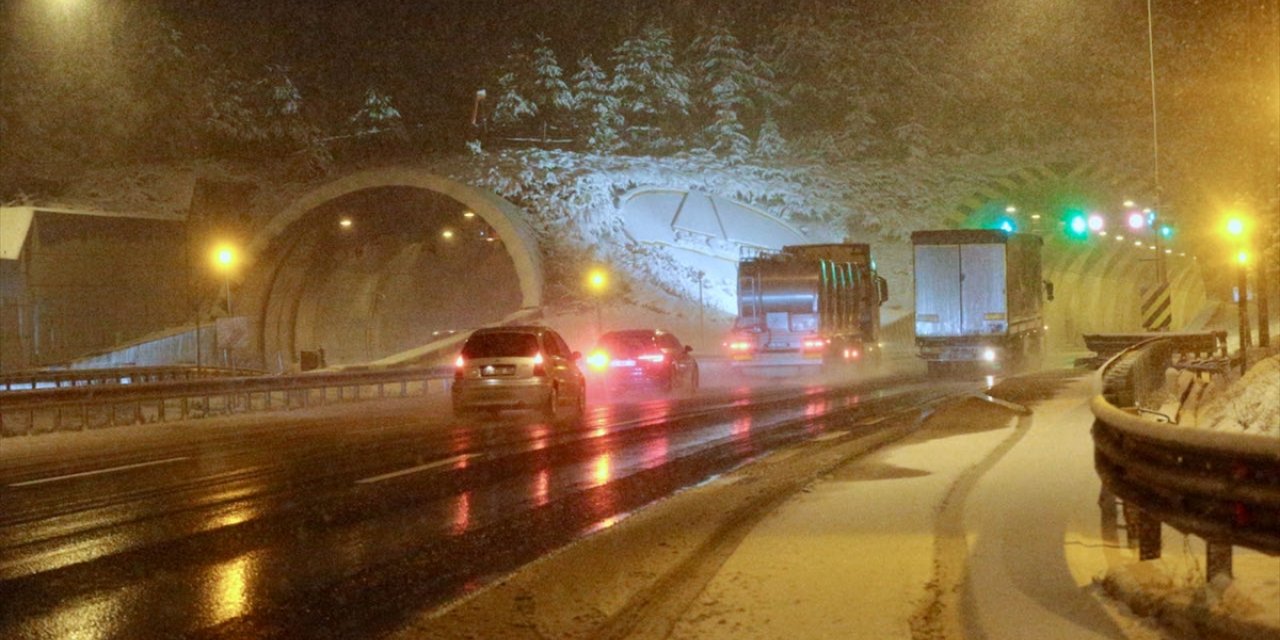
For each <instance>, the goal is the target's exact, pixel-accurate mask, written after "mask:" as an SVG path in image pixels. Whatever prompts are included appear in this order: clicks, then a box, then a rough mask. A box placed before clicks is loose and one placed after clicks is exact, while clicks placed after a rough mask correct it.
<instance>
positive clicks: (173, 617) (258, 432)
mask: <svg viewBox="0 0 1280 640" xmlns="http://www.w3.org/2000/svg"><path fill="white" fill-rule="evenodd" d="M970 386H973V387H975V388H977V387H976V385H970ZM957 390H958V387H957V385H954V384H938V383H936V382H932V383H931V382H929V381H926V380H922V379H920V378H913V377H907V376H899V377H890V378H884V379H881V380H878V381H875V382H863V383H860V384H857V385H854V386H824V385H813V386H809V387H792V388H779V387H777V386H774V385H755V386H754V387H743V388H738V389H722V390H718V391H708V390H704V391H703V392H701V393H699V394H698V395H697V396H696V397H692V398H644V397H631V398H622V399H610V400H609V401H595V402H593V403H591V404H590V405H589V407H588V412H587V416H586V419H585V420H584V421H583V422H582V423H581V424H576V425H554V426H553V425H548V424H544V423H540V422H536V421H527V419H521V416H512V417H510V418H507V417H504V418H503V419H500V420H498V421H494V422H457V421H454V420H452V419H450V418H448V417H447V415H448V411H447V406H446V404H445V403H444V402H443V399H439V398H438V399H435V400H432V401H429V402H424V403H422V404H419V405H417V406H416V409H417V410H407V411H405V412H403V413H402V414H396V415H393V416H391V417H387V416H385V415H380V416H379V417H377V418H362V417H361V411H360V410H359V409H358V408H357V407H358V405H353V406H352V409H351V410H350V411H347V412H345V413H344V415H343V416H342V417H341V418H324V419H316V420H313V421H309V422H307V423H306V424H295V423H289V424H285V425H276V426H273V427H270V428H267V427H261V426H254V425H252V424H250V425H247V426H245V427H228V428H227V429H226V430H225V432H223V431H221V430H220V431H219V432H218V434H217V435H216V436H215V437H204V438H202V439H201V440H200V441H199V442H186V441H183V440H175V441H172V442H168V441H166V444H164V445H163V446H151V447H148V448H147V449H146V450H135V451H124V452H120V451H115V452H112V453H110V454H103V455H97V456H95V455H93V454H92V453H89V454H87V455H85V454H77V456H76V457H75V459H74V461H69V460H61V459H57V458H49V457H45V458H44V459H36V460H27V461H18V462H17V463H14V464H6V465H5V468H3V469H0V506H2V508H0V638H73V637H74V638H144V637H201V638H245V637H289V638H299V637H304V638H305V637H314V638H358V637H377V636H378V635H380V634H381V633H383V632H385V631H389V630H391V629H393V628H395V626H396V625H398V624H399V623H401V622H403V621H404V619H405V617H406V616H408V615H411V614H413V613H415V612H418V611H421V610H423V609H425V608H428V607H430V606H432V605H437V604H441V603H444V602H447V601H448V600H450V599H452V598H455V597H457V596H459V595H461V594H464V593H466V592H467V591H468V590H471V589H474V588H476V587H477V586H478V585H480V584H482V583H483V582H485V581H486V580H487V579H490V578H492V577H494V576H497V575H501V574H503V573H505V572H509V571H511V570H513V569H515V568H517V567H519V566H520V565H522V564H524V563H527V562H529V561H531V560H533V559H535V558H537V557H538V556H540V555H542V554H544V553H547V552H548V551H551V550H554V549H556V548H558V547H560V546H563V545H564V544H567V543H568V542H571V541H572V540H574V539H575V538H577V537H580V536H582V535H584V534H586V533H589V532H592V531H596V530H599V529H601V528H606V527H608V526H611V525H612V524H613V523H615V522H617V521H618V519H619V518H621V517H624V516H625V514H627V513H628V512H630V511H633V510H634V509H636V508H639V507H641V506H643V505H645V504H648V503H650V502H652V501H654V500H658V499H661V498H662V497H664V496H667V495H670V494H671V493H672V492H674V491H676V490H678V489H681V488H684V487H687V486H690V485H694V484H697V483H699V482H702V481H705V480H706V479H708V478H710V477H713V476H715V475H716V474H719V473H722V472H724V471H726V470H729V469H731V468H733V467H735V466H738V465H740V464H742V463H743V462H745V461H749V460H750V459H752V458H753V457H756V456H759V455H761V454H762V453H765V452H767V451H769V450H771V449H774V448H777V447H779V446H783V445H786V444H789V443H794V442H797V441H800V440H804V439H809V438H814V437H822V436H823V435H824V434H826V433H829V432H831V431H833V430H834V431H846V430H852V431H855V432H856V431H865V432H870V431H871V430H874V429H875V428H876V426H875V424H876V423H878V422H879V421H880V420H882V419H883V418H884V416H886V415H889V414H892V413H894V412H901V411H912V410H914V408H918V407H919V406H921V405H922V404H923V403H925V402H927V401H928V400H930V399H934V398H938V397H940V396H942V395H943V394H944V393H948V392H950V393H954V392H956V391H957Z"/></svg>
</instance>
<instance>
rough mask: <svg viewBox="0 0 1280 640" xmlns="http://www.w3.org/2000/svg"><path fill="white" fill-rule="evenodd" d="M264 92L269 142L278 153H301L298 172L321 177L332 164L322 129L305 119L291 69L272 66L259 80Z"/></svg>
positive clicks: (264, 117) (259, 87)
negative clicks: (290, 73)
mask: <svg viewBox="0 0 1280 640" xmlns="http://www.w3.org/2000/svg"><path fill="white" fill-rule="evenodd" d="M257 87H258V89H259V90H260V91H261V92H262V101H263V102H262V104H263V107H262V113H263V130H264V131H265V132H266V142H267V144H268V145H271V146H275V147H276V149H275V151H276V152H278V153H293V152H297V151H301V152H302V154H301V155H300V156H299V158H300V159H299V163H300V166H299V167H298V168H299V170H300V171H301V172H303V173H305V174H308V175H311V174H320V173H324V172H325V171H327V169H328V167H329V166H330V165H331V164H332V163H333V156H332V154H330V153H329V149H328V147H326V146H325V144H324V141H323V140H322V139H321V135H320V130H319V128H317V127H316V126H315V125H313V124H311V122H309V121H308V120H307V118H306V117H305V115H304V113H303V110H302V107H303V100H302V92H301V91H299V90H298V87H297V85H295V84H294V83H293V79H292V78H290V77H289V69H288V67H284V66H280V65H270V66H268V67H267V76H266V77H265V78H263V79H261V80H259V81H258V84H257Z"/></svg>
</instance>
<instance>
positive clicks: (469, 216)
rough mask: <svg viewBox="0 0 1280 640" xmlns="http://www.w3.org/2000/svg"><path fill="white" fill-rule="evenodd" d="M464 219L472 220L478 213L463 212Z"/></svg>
mask: <svg viewBox="0 0 1280 640" xmlns="http://www.w3.org/2000/svg"><path fill="white" fill-rule="evenodd" d="M462 217H464V218H466V219H468V220H470V219H471V218H474V217H476V212H474V211H463V212H462Z"/></svg>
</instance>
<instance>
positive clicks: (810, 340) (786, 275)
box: [724, 243, 889, 366]
mask: <svg viewBox="0 0 1280 640" xmlns="http://www.w3.org/2000/svg"><path fill="white" fill-rule="evenodd" d="M888 298H889V290H888V287H887V286H886V284H885V280H884V278H882V277H880V276H879V275H878V274H876V271H875V263H874V262H873V261H872V259H871V246H870V245H867V244H859V243H840V244H811V245H790V246H785V247H783V248H782V249H781V250H780V251H770V252H759V253H757V254H755V255H751V256H745V257H743V258H742V259H740V260H739V261H738V316H737V318H736V320H735V321H734V326H733V330H732V331H731V332H730V334H729V337H728V339H727V340H726V341H725V345H724V346H725V348H726V350H727V352H728V356H729V358H730V361H731V362H733V363H734V364H736V365H739V366H743V365H748V366H760V365H764V366H768V365H792V366H813V365H828V366H831V365H839V364H854V363H859V362H867V361H875V360H877V359H878V358H879V355H880V345H879V342H878V341H879V336H880V305H881V304H883V303H884V302H885V301H886V300H888Z"/></svg>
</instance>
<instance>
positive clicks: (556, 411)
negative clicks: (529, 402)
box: [542, 387, 560, 423]
mask: <svg viewBox="0 0 1280 640" xmlns="http://www.w3.org/2000/svg"><path fill="white" fill-rule="evenodd" d="M542 417H543V419H545V420H546V421H547V422H551V423H554V422H555V421H556V420H557V419H558V418H559V417H560V392H559V391H558V390H557V389H556V388H555V387H551V393H549V394H547V404H546V405H544V406H543V407H542Z"/></svg>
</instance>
